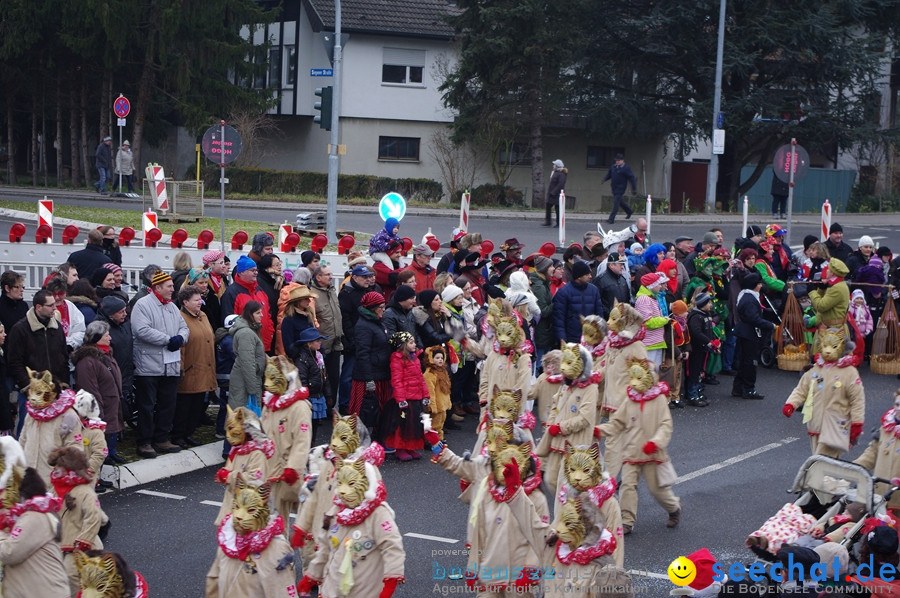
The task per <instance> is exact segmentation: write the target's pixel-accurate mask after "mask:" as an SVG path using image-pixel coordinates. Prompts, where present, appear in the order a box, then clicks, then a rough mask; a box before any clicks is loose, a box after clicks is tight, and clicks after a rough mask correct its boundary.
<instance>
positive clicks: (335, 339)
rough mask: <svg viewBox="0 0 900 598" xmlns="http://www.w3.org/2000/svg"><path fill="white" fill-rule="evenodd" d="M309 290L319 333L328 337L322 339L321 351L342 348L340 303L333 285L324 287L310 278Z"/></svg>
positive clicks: (342, 332) (330, 351) (326, 351)
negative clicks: (314, 304) (313, 302)
mask: <svg viewBox="0 0 900 598" xmlns="http://www.w3.org/2000/svg"><path fill="white" fill-rule="evenodd" d="M309 292H310V293H312V296H313V298H314V299H315V300H316V319H317V320H318V321H319V333H320V334H322V335H323V336H327V337H328V339H327V340H324V341H322V352H323V353H326V354H327V353H333V352H335V351H341V350H343V348H344V345H343V343H342V342H341V335H343V334H344V324H343V320H342V319H341V304H340V303H339V302H338V296H337V291H335V290H334V285H329V286H328V288H327V289H326V288H322V287H320V286H319V285H318V284H316V281H315V280H310V281H309Z"/></svg>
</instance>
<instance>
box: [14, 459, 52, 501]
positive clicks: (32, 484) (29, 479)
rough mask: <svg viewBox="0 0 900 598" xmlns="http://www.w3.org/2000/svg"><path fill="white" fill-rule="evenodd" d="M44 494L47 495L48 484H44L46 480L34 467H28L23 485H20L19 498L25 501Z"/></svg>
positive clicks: (23, 478) (23, 477)
mask: <svg viewBox="0 0 900 598" xmlns="http://www.w3.org/2000/svg"><path fill="white" fill-rule="evenodd" d="M42 494H47V484H46V483H45V482H44V478H42V477H41V474H39V473H38V472H37V470H36V469H35V468H34V467H26V468H25V474H24V475H23V476H22V483H21V484H19V496H20V497H21V499H22V500H23V501H25V500H28V499H29V498H34V497H35V496H41V495H42Z"/></svg>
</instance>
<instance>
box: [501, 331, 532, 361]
mask: <svg viewBox="0 0 900 598" xmlns="http://www.w3.org/2000/svg"><path fill="white" fill-rule="evenodd" d="M493 348H494V353H499V354H500V355H506V356H507V358H509V360H510V361H512V359H513V357H515V360H516V361H518V360H519V357H521V356H522V355H525V354H526V353H528V354H529V355H530V354H532V353H534V345H532V344H531V341H530V340H528V339H526V340H525V341H524V342H522V344H521V345H519V346H518V347H513V348H512V349H504V348H503V347H501V346H500V341H499V340H498V339H497V338H496V337H495V338H494V345H493Z"/></svg>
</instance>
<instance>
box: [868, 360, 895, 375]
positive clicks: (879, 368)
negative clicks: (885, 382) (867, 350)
mask: <svg viewBox="0 0 900 598" xmlns="http://www.w3.org/2000/svg"><path fill="white" fill-rule="evenodd" d="M869 370H871V371H872V373H873V374H885V375H888V376H893V375H895V374H900V360H898V359H897V356H896V355H872V359H871V360H870V361H869Z"/></svg>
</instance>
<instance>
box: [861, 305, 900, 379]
mask: <svg viewBox="0 0 900 598" xmlns="http://www.w3.org/2000/svg"><path fill="white" fill-rule="evenodd" d="M869 369H870V370H871V371H872V373H873V374H886V375H889V376H893V375H895V374H900V325H898V322H897V308H896V307H895V306H894V298H893V297H892V296H891V293H890V292H888V294H887V301H886V302H885V304H884V311H883V312H882V313H881V319H880V320H878V326H877V327H876V328H875V336H874V337H873V339H872V358H871V360H870V361H869Z"/></svg>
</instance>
